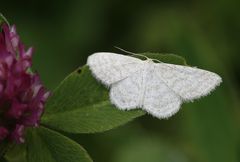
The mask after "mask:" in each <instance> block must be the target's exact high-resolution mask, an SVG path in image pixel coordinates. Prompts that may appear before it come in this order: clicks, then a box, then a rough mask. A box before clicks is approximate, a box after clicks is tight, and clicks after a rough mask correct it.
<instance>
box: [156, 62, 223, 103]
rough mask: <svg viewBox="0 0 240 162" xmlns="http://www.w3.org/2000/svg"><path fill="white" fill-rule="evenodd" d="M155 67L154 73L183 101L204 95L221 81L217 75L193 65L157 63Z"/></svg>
mask: <svg viewBox="0 0 240 162" xmlns="http://www.w3.org/2000/svg"><path fill="white" fill-rule="evenodd" d="M155 69H157V70H155V74H156V75H157V76H158V77H159V78H161V79H162V81H163V82H164V83H165V84H166V85H167V86H168V87H169V88H170V89H172V90H173V91H174V92H175V93H176V94H178V95H179V96H181V98H182V99H183V100H184V101H192V100H193V99H197V98H200V97H202V96H205V95H207V94H209V93H210V92H211V91H212V90H214V89H215V87H216V86H218V85H219V84H220V83H221V82H222V79H221V77H220V76H219V75H217V74H215V73H213V72H210V71H206V70H202V69H198V68H194V67H188V66H181V65H173V64H165V63H158V64H155Z"/></svg>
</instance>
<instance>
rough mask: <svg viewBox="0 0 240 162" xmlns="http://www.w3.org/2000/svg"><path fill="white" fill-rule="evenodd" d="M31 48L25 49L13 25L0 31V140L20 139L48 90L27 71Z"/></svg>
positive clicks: (39, 112) (35, 123)
mask: <svg viewBox="0 0 240 162" xmlns="http://www.w3.org/2000/svg"><path fill="white" fill-rule="evenodd" d="M32 53H33V49H32V48H29V49H28V50H25V47H24V45H23V44H22V42H21V41H20V39H19V36H18V35H17V33H16V28H15V26H13V27H9V26H8V25H6V24H3V25H2V27H1V32H0V142H1V141H3V140H10V141H15V142H17V143H23V142H24V137H23V136H24V130H25V128H26V127H37V126H38V125H39V121H40V118H41V115H42V113H43V110H44V103H45V102H46V100H47V98H48V96H49V92H48V91H46V90H45V88H44V87H43V85H42V84H41V81H40V78H39V76H38V74H34V73H32V72H30V67H31V65H32Z"/></svg>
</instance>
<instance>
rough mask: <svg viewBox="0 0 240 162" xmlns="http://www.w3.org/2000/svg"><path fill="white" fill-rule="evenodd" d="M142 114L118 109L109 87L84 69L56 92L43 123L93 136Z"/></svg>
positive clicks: (67, 79)
mask: <svg viewBox="0 0 240 162" xmlns="http://www.w3.org/2000/svg"><path fill="white" fill-rule="evenodd" d="M80 71H81V73H80ZM143 114H145V113H144V112H143V111H140V110H133V111H121V110H118V109H117V108H115V107H114V106H113V105H112V104H111V103H110V101H109V99H108V92H107V90H106V88H105V87H103V86H102V85H101V84H100V83H98V82H97V81H96V80H95V79H94V78H93V77H92V75H91V72H90V70H89V68H88V67H87V66H84V67H83V68H81V69H79V70H77V71H75V72H73V73H72V74H70V75H69V76H68V77H67V78H66V79H65V80H64V81H63V82H62V83H61V84H60V86H59V87H58V88H57V89H56V90H55V91H54V93H53V96H52V97H51V98H50V99H49V101H48V103H47V105H46V112H45V114H44V116H43V117H42V124H44V125H47V126H48V127H51V128H54V129H58V130H62V131H66V132H70V133H94V132H102V131H106V130H109V129H112V128H114V127H117V126H119V125H122V124H124V123H126V122H128V121H130V120H132V119H134V118H136V117H139V116H141V115H143Z"/></svg>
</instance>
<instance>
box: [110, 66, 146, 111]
mask: <svg viewBox="0 0 240 162" xmlns="http://www.w3.org/2000/svg"><path fill="white" fill-rule="evenodd" d="M142 74H143V72H142V71H141V70H138V71H137V72H135V73H133V74H132V75H131V76H129V77H127V78H126V79H124V80H121V81H119V82H117V83H114V84H112V86H111V89H110V100H111V103H113V104H114V105H115V106H116V107H117V108H118V109H121V110H130V109H135V108H139V107H140V102H141V101H140V100H141V99H140V94H141V89H142V80H141V79H142Z"/></svg>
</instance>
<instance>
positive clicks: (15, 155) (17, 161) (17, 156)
mask: <svg viewBox="0 0 240 162" xmlns="http://www.w3.org/2000/svg"><path fill="white" fill-rule="evenodd" d="M4 157H5V159H6V160H7V161H8V162H26V145H25V144H15V145H14V146H13V148H10V149H9V150H8V151H7V153H6V154H5V156H4Z"/></svg>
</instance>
